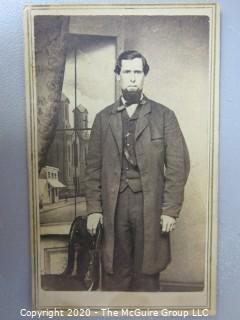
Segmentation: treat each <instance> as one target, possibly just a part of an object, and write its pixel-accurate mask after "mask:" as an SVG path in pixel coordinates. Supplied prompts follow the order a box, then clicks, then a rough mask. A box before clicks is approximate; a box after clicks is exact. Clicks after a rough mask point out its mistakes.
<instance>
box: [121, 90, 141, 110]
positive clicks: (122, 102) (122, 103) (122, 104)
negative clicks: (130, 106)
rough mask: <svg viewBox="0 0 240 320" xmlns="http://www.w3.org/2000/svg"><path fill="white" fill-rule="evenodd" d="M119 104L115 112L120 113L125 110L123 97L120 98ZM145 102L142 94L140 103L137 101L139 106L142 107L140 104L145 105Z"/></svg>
mask: <svg viewBox="0 0 240 320" xmlns="http://www.w3.org/2000/svg"><path fill="white" fill-rule="evenodd" d="M119 100H120V104H119V106H118V107H117V111H122V110H124V109H126V107H127V106H126V100H125V99H124V97H123V96H121V97H120V99H119ZM146 102H147V101H146V97H145V96H144V94H143V93H142V95H141V98H140V101H139V103H138V104H139V105H142V104H145V103H146Z"/></svg>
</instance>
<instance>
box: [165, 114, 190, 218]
mask: <svg viewBox="0 0 240 320" xmlns="http://www.w3.org/2000/svg"><path fill="white" fill-rule="evenodd" d="M164 137H165V184H164V193H163V207H162V214H163V215H168V216H171V217H175V218H177V217H178V216H179V213H180V210H181V208H182V203H183V200H184V186H185V184H186V181H187V178H188V175H189V170H190V160H189V153H188V149H187V145H186V142H185V139H184V137H183V134H182V132H181V129H180V127H179V124H178V121H177V118H176V116H175V114H174V112H173V111H170V110H169V111H168V112H167V114H166V115H165V126H164Z"/></svg>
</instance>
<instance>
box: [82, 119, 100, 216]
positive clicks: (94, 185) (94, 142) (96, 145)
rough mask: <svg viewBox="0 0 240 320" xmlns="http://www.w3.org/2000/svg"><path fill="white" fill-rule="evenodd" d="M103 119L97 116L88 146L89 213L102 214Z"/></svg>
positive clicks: (87, 185) (87, 186)
mask: <svg viewBox="0 0 240 320" xmlns="http://www.w3.org/2000/svg"><path fill="white" fill-rule="evenodd" d="M101 145H102V142H101V119H100V115H99V114H97V115H96V118H95V120H94V123H93V126H92V131H91V135H90V140H89V144H88V155H87V168H86V179H85V182H86V202H87V213H88V214H91V213H102V197H101V171H102V147H101Z"/></svg>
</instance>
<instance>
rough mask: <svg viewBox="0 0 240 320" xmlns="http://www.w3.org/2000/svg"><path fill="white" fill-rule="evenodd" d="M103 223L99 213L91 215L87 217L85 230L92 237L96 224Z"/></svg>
mask: <svg viewBox="0 0 240 320" xmlns="http://www.w3.org/2000/svg"><path fill="white" fill-rule="evenodd" d="M99 221H100V222H101V224H102V223H103V216H102V214H101V213H91V214H90V215H89V216H88V217H87V230H88V232H89V233H90V234H91V235H92V236H93V235H95V233H96V229H97V225H98V222H99Z"/></svg>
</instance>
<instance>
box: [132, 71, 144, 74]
mask: <svg viewBox="0 0 240 320" xmlns="http://www.w3.org/2000/svg"><path fill="white" fill-rule="evenodd" d="M134 73H136V74H142V71H141V70H136V71H135V72H134Z"/></svg>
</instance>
